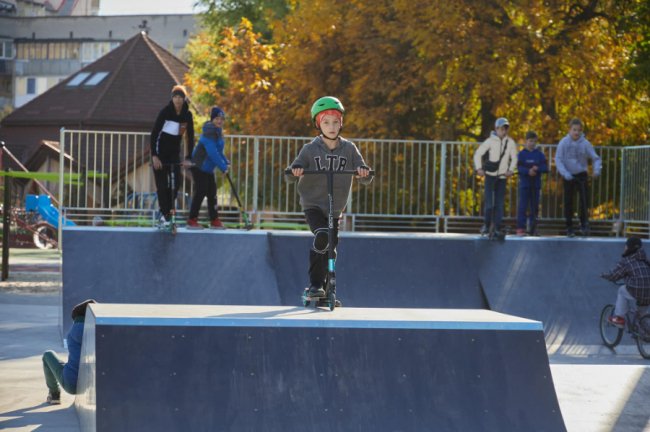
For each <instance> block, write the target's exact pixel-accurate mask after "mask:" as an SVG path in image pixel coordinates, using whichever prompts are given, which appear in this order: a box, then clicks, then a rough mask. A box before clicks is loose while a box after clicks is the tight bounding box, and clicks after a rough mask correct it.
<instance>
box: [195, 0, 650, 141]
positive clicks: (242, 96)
mask: <svg viewBox="0 0 650 432" xmlns="http://www.w3.org/2000/svg"><path fill="white" fill-rule="evenodd" d="M259 3H260V4H263V3H264V2H259ZM640 5H642V2H639V1H625V2H616V1H595V0H580V1H579V0H573V1H550V2H541V1H531V2H510V1H505V0H488V1H485V0H481V1H479V0H456V1H449V0H444V1H443V0H376V1H372V2H368V1H360V0H328V1H322V0H303V1H291V2H289V1H288V2H287V6H288V8H287V10H288V12H287V14H286V15H284V16H283V17H282V18H281V19H276V20H273V21H270V22H268V23H265V25H264V26H262V27H263V28H265V29H269V31H270V34H271V38H270V39H269V38H268V37H266V38H263V37H262V35H261V34H260V33H257V32H256V31H255V30H254V25H253V23H251V22H250V21H249V20H248V19H246V18H245V17H243V18H242V19H241V21H240V22H239V23H238V24H237V25H234V26H222V27H220V28H218V29H216V28H215V27H214V26H212V27H210V26H206V28H205V30H204V31H203V32H202V33H200V34H198V35H197V36H196V37H195V38H194V40H193V41H192V43H191V45H190V66H191V71H190V73H189V75H188V76H187V84H188V86H189V87H190V88H191V89H192V92H193V95H194V97H195V99H196V100H198V101H199V102H200V103H202V104H204V105H205V106H208V105H210V104H213V103H217V104H220V105H221V106H223V107H224V108H225V109H226V111H227V112H228V113H229V115H230V119H231V121H232V123H231V125H232V127H233V128H235V129H237V130H239V131H241V132H242V133H245V134H258V135H260V134H264V135H270V134H283V135H296V134H298V135H307V134H312V133H313V130H312V129H311V125H310V122H309V107H310V105H311V103H312V102H313V101H314V100H315V99H317V98H318V97H320V96H323V95H336V96H338V97H339V98H340V99H341V100H342V101H343V103H344V104H345V106H346V108H347V115H346V118H345V130H346V131H345V134H346V135H348V136H356V137H361V136H365V137H376V138H402V139H409V138H415V139H440V140H468V139H469V140H482V139H484V138H485V137H486V136H487V134H488V133H489V131H490V130H491V129H492V127H493V124H494V120H495V119H496V118H497V117H500V116H506V117H508V119H509V120H510V122H511V125H512V134H513V136H514V137H515V138H518V139H519V140H521V138H522V137H523V134H524V133H525V132H526V131H527V130H529V129H533V130H536V131H538V133H539V135H540V137H541V141H542V142H545V143H554V142H557V141H558V140H559V139H560V138H561V137H562V136H563V135H564V134H565V133H566V130H567V123H568V121H569V119H570V118H572V117H580V118H582V119H583V120H584V121H585V123H586V126H587V133H588V136H589V138H590V140H591V141H592V142H593V143H594V144H612V143H613V144H643V143H645V142H647V140H648V138H649V130H648V125H650V110H648V96H649V95H648V86H647V85H644V84H645V83H644V82H642V81H639V80H631V79H630V78H629V77H630V73H629V72H630V70H631V68H633V66H634V65H633V64H632V61H631V58H632V57H633V54H634V53H633V50H634V49H635V48H634V47H638V46H640V45H641V42H643V39H644V34H643V32H641V31H640V29H639V27H635V26H634V25H630V24H629V23H630V22H632V23H633V22H635V21H634V19H632V18H635V15H634V14H636V13H638V11H639V10H640ZM211 13H218V11H212V12H211ZM259 16H274V15H272V14H266V15H265V14H264V13H260V14H259ZM628 18H629V19H628ZM637 21H638V20H637ZM622 23H625V24H626V25H625V26H623V25H622ZM646 27H647V24H646Z"/></svg>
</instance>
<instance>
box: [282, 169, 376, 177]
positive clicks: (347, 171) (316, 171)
mask: <svg viewBox="0 0 650 432" xmlns="http://www.w3.org/2000/svg"><path fill="white" fill-rule="evenodd" d="M291 169H292V168H287V169H285V170H284V173H285V174H291V173H292V172H291ZM302 173H303V174H347V175H358V174H359V173H358V172H357V171H356V170H343V171H328V170H304V171H303V172H302ZM369 175H371V176H374V175H375V170H370V174H369Z"/></svg>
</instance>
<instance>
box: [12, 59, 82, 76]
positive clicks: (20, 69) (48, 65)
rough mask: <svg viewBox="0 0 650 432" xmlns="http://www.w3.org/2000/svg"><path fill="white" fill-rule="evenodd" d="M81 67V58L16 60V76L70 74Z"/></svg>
mask: <svg viewBox="0 0 650 432" xmlns="http://www.w3.org/2000/svg"><path fill="white" fill-rule="evenodd" d="M79 69H81V61H80V60H16V67H15V70H16V76H48V75H59V76H68V75H71V74H73V73H75V72H77V71H78V70H79Z"/></svg>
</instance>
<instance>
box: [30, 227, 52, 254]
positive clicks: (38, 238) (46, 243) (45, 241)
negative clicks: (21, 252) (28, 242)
mask: <svg viewBox="0 0 650 432" xmlns="http://www.w3.org/2000/svg"><path fill="white" fill-rule="evenodd" d="M56 235H57V232H56V230H55V229H54V227H53V226H52V225H49V224H46V223H41V224H39V225H37V226H36V229H35V230H34V235H33V237H32V239H33V241H34V245H35V246H36V247H37V248H39V249H52V248H54V247H56Z"/></svg>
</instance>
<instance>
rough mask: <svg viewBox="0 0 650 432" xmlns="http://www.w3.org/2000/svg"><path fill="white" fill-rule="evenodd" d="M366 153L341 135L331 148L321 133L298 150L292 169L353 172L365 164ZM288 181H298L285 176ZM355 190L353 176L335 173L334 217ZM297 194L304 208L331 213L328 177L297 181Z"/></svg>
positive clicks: (338, 215)
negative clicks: (328, 197) (353, 189)
mask: <svg viewBox="0 0 650 432" xmlns="http://www.w3.org/2000/svg"><path fill="white" fill-rule="evenodd" d="M365 166H366V163H365V161H364V160H363V156H361V153H360V152H359V149H357V146H356V145H354V143H353V142H352V141H348V140H346V139H344V138H342V137H339V143H338V146H337V147H336V148H335V149H333V150H330V149H329V148H327V145H326V144H325V142H324V141H323V139H322V138H321V137H320V136H317V137H316V138H314V139H313V141H312V142H310V143H309V144H305V145H304V146H303V148H302V149H301V150H300V153H298V157H296V160H294V161H293V163H292V164H291V166H290V167H289V168H296V167H301V168H304V169H305V170H321V171H326V170H329V169H333V170H334V171H350V170H356V169H357V168H359V167H365ZM286 179H287V181H290V182H292V181H295V180H296V177H294V176H293V175H291V174H287V175H286ZM371 181H372V177H370V176H368V177H366V178H360V179H359V183H361V184H370V182H371ZM351 190H352V176H351V175H343V174H340V175H335V176H334V217H340V216H341V213H342V212H343V209H344V208H345V205H346V204H347V202H348V198H349V197H350V191H351ZM298 194H299V195H300V205H301V206H302V209H303V210H306V209H310V208H318V209H320V210H321V211H322V212H323V213H325V214H327V213H328V211H329V210H328V208H329V206H328V202H327V176H325V175H314V174H308V175H304V176H302V177H300V179H299V180H298Z"/></svg>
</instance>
